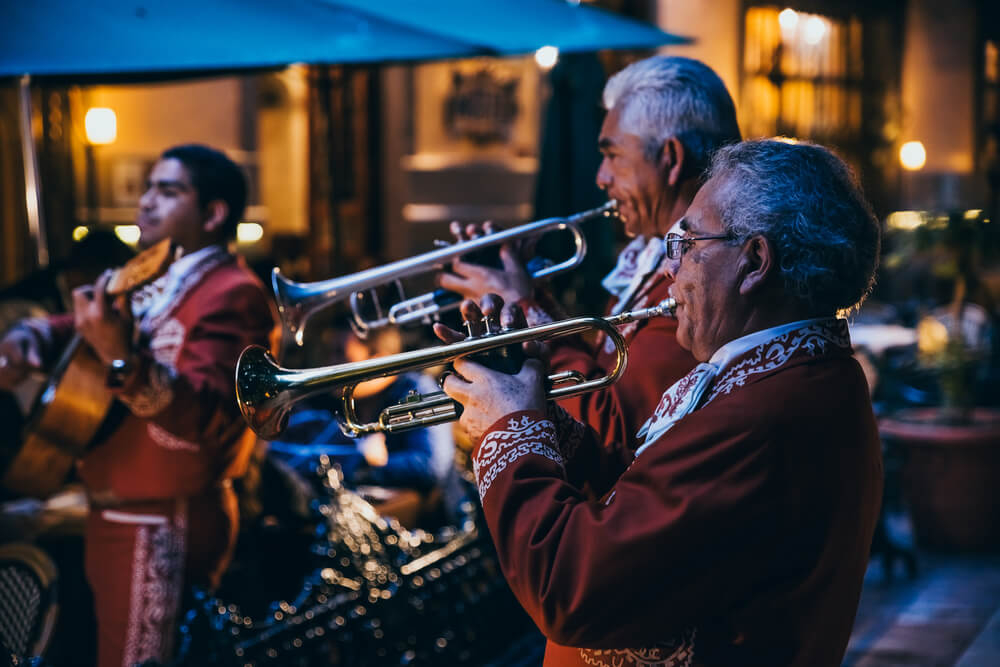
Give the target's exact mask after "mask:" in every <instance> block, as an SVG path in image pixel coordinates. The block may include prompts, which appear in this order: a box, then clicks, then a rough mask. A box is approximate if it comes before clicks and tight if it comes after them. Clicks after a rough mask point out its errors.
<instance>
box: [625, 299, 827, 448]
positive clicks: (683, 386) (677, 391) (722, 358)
mask: <svg viewBox="0 0 1000 667" xmlns="http://www.w3.org/2000/svg"><path fill="white" fill-rule="evenodd" d="M828 321H830V318H818V319H809V320H798V321H796V322H789V323H788V324H781V325H779V326H776V327H771V328H769V329H763V330H761V331H755V332H754V333H752V334H747V335H746V336H742V337H740V338H737V339H735V340H731V341H729V342H728V343H726V344H725V345H723V346H722V347H720V348H719V349H718V350H716V351H715V354H713V355H712V358H711V359H709V360H708V362H707V363H701V364H698V365H697V366H695V367H694V369H692V370H691V372H690V373H688V374H687V375H685V376H684V377H682V378H681V379H680V380H678V381H677V382H675V383H674V384H673V385H671V386H670V388H669V389H667V390H666V391H665V392H663V397H662V398H661V399H660V402H659V404H658V405H657V406H656V410H654V411H653V415H652V416H651V417H650V418H649V419H647V420H646V423H645V424H643V425H642V428H640V429H639V432H638V433H637V434H636V437H637V438H640V439H641V438H645V440H644V442H643V443H642V445H641V446H640V447H639V448H638V449H636V451H635V455H636V456H639V454H641V453H642V452H643V450H645V449H646V448H647V447H649V446H650V445H651V444H653V443H654V442H655V441H656V440H657V439H658V438H659V437H660V436H661V435H663V434H664V433H666V432H667V431H669V430H670V429H671V428H672V427H673V425H674V424H676V423H677V422H678V421H680V420H681V419H682V418H683V417H684V416H685V415H686V414H688V413H689V412H692V411H694V410H697V409H698V407H699V406H700V404H701V401H702V398H703V397H704V396H705V392H706V390H707V389H708V388H709V386H710V385H711V384H712V381H713V380H714V379H715V377H716V376H717V375H718V374H719V372H720V371H722V370H723V369H725V368H726V367H727V366H729V364H730V363H732V361H733V360H734V359H736V358H737V357H739V356H742V355H743V354H746V353H747V352H749V351H750V350H752V349H754V348H755V347H758V346H759V345H762V344H764V343H766V342H768V341H770V340H773V339H775V338H778V337H779V336H783V335H785V334H787V333H789V332H790V331H795V330H796V329H803V328H806V327H809V326H812V325H815V324H819V323H823V322H828Z"/></svg>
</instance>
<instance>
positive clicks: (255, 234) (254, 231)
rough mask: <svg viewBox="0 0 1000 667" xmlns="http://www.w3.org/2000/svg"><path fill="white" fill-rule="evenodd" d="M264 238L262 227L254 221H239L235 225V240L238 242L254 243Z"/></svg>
mask: <svg viewBox="0 0 1000 667" xmlns="http://www.w3.org/2000/svg"><path fill="white" fill-rule="evenodd" d="M262 238H264V228H263V227H261V226H260V225H259V224H257V223H256V222H241V223H240V224H238V225H236V240H237V241H238V242H240V243H256V242H257V241H260V240H261V239H262Z"/></svg>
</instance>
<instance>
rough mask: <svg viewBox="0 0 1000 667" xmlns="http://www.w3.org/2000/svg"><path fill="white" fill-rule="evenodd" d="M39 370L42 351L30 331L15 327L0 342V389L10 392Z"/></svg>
mask: <svg viewBox="0 0 1000 667" xmlns="http://www.w3.org/2000/svg"><path fill="white" fill-rule="evenodd" d="M41 368H42V351H41V349H40V348H39V345H38V341H37V340H36V339H35V337H34V335H32V333H31V332H30V331H27V330H26V329H23V328H19V327H15V328H14V329H11V330H10V331H9V332H8V333H7V335H6V336H4V338H3V340H0V389H2V390H4V391H12V390H13V389H15V388H17V386H18V385H19V384H21V382H22V381H23V380H24V379H25V378H26V377H27V376H28V374H29V373H31V372H32V371H39V370H41Z"/></svg>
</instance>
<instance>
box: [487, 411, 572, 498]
mask: <svg viewBox="0 0 1000 667" xmlns="http://www.w3.org/2000/svg"><path fill="white" fill-rule="evenodd" d="M529 454H534V455H537V456H542V457H544V458H546V459H549V460H550V461H553V462H555V463H556V464H558V465H559V466H560V467H562V465H563V458H562V456H560V454H559V449H558V443H557V441H556V428H555V424H553V423H552V422H551V421H550V420H548V419H546V417H545V415H544V414H542V413H541V412H536V411H534V410H524V411H521V412H513V413H511V414H509V415H506V416H505V417H503V418H501V419H499V420H497V422H496V423H495V424H493V426H491V427H490V428H489V430H487V431H486V433H485V434H484V435H483V437H482V440H480V442H479V446H478V447H477V448H476V453H475V454H474V455H473V457H472V464H473V471H474V473H475V475H476V484H477V486H478V487H479V498H480V500H481V501H482V500H483V499H485V497H486V492H487V491H489V489H490V486H492V485H493V482H494V481H495V480H496V478H497V476H498V475H500V474H501V473H502V472H503V471H504V470H506V469H507V468H510V467H513V464H514V463H515V462H516V461H517V460H518V459H520V458H522V457H524V456H527V455H529Z"/></svg>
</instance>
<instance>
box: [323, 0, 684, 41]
mask: <svg viewBox="0 0 1000 667" xmlns="http://www.w3.org/2000/svg"><path fill="white" fill-rule="evenodd" d="M331 2H335V3H336V4H340V5H351V6H353V7H355V8H356V9H359V10H364V11H365V12H368V13H370V14H374V15H377V16H379V17H381V18H384V19H392V20H395V21H398V22H400V23H404V24H406V25H408V26H411V27H416V28H423V29H425V30H430V31H433V32H434V33H435V34H439V35H444V36H446V37H448V38H451V39H457V40H461V41H466V42H473V43H475V44H477V45H479V46H481V47H484V48H486V49H489V50H491V51H495V52H496V53H500V54H516V53H528V52H531V51H535V50H536V49H539V48H541V47H543V46H555V47H557V48H558V49H559V50H560V51H565V52H575V51H597V50H600V49H642V48H655V47H658V46H664V45H667V44H685V43H688V42H690V41H691V40H690V39H688V38H685V37H680V36H677V35H672V34H670V33H667V32H664V31H662V30H660V29H659V28H657V27H656V26H653V25H650V24H648V23H643V22H641V21H636V20H634V19H629V18H625V17H623V16H619V15H618V14H613V13H611V12H608V11H604V10H602V9H598V8H596V7H589V6H587V5H583V4H581V3H580V2H579V0H474V1H471V2H470V1H469V0H331Z"/></svg>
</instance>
